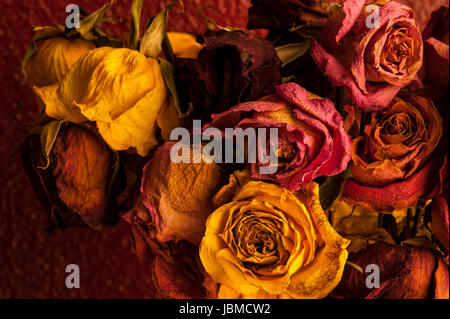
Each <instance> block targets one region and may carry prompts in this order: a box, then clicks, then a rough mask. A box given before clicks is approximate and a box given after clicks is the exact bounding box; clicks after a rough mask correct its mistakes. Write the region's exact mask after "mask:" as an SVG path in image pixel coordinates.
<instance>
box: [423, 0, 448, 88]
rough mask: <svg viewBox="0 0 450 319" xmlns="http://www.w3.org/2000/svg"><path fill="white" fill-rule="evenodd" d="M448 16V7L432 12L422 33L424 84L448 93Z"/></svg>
mask: <svg viewBox="0 0 450 319" xmlns="http://www.w3.org/2000/svg"><path fill="white" fill-rule="evenodd" d="M448 24H449V14H448V7H441V8H440V9H439V10H437V11H435V12H433V14H432V15H431V19H430V21H429V22H428V25H427V26H426V28H425V30H424V31H423V40H424V43H425V79H424V83H426V84H428V85H430V86H432V87H435V88H438V89H440V90H441V91H448V83H449V71H448V69H449V46H448V44H449V43H448V34H449V25H448Z"/></svg>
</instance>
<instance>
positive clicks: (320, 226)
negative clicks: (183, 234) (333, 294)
mask: <svg viewBox="0 0 450 319" xmlns="http://www.w3.org/2000/svg"><path fill="white" fill-rule="evenodd" d="M233 179H234V180H233ZM233 183H234V186H233V185H231V187H230V185H228V186H226V187H225V188H224V189H225V191H222V192H219V193H218V194H219V195H218V196H219V197H220V199H219V202H221V201H223V199H224V198H226V197H227V196H226V194H224V193H226V192H227V191H230V190H232V191H233V192H234V196H233V197H232V199H231V200H230V201H229V202H228V203H226V204H223V205H222V206H220V207H219V208H217V209H216V210H215V211H214V212H213V213H212V214H211V215H210V216H209V218H208V220H207V223H206V231H205V236H204V237H203V239H202V242H201V244H200V259H201V261H202V264H203V266H204V267H205V270H206V271H207V272H208V273H209V274H210V275H211V277H212V278H213V279H214V280H215V281H216V282H218V283H219V284H221V288H220V290H219V295H218V297H219V298H304V299H315V298H323V297H325V296H326V295H327V294H328V293H329V292H330V291H331V290H332V289H333V288H334V287H336V285H337V284H338V283H339V281H340V279H341V276H342V272H343V270H344V265H345V262H346V259H347V251H346V249H345V248H346V247H347V245H348V244H349V241H348V240H346V239H344V238H342V237H341V236H339V234H338V233H336V232H335V231H334V229H333V228H332V227H331V225H330V223H329V222H328V219H327V217H326V215H325V213H324V212H323V210H322V208H321V206H320V202H319V196H318V192H319V188H318V185H317V184H316V183H313V182H311V183H309V184H307V185H306V186H305V188H303V189H301V190H300V191H298V192H296V193H295V194H294V193H292V192H290V191H288V190H286V189H283V188H281V187H279V186H277V185H275V184H270V183H265V182H260V181H250V182H247V183H245V184H244V185H243V186H241V187H239V189H237V190H236V187H235V185H237V184H238V183H236V179H235V178H234V177H233V176H232V177H231V178H230V184H233ZM216 199H217V198H216Z"/></svg>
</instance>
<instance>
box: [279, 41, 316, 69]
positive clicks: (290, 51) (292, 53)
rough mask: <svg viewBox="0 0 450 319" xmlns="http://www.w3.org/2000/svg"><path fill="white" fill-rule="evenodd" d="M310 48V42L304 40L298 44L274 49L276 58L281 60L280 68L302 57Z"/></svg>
mask: <svg viewBox="0 0 450 319" xmlns="http://www.w3.org/2000/svg"><path fill="white" fill-rule="evenodd" d="M310 46H311V40H309V39H308V40H306V41H303V42H299V43H289V44H286V45H282V46H279V47H276V48H275V51H277V55H278V58H279V59H280V60H281V62H282V64H281V67H284V66H285V65H287V64H289V63H291V62H293V61H295V60H297V59H298V58H300V57H301V56H303V55H304V54H305V53H306V52H307V51H308V50H309V47H310Z"/></svg>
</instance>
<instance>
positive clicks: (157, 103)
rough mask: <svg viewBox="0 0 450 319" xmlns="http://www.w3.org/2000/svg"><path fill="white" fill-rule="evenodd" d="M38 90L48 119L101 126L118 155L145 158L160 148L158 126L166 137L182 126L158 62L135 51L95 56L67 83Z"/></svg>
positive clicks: (75, 68) (102, 50) (101, 51)
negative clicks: (130, 153)
mask: <svg viewBox="0 0 450 319" xmlns="http://www.w3.org/2000/svg"><path fill="white" fill-rule="evenodd" d="M34 90H35V92H36V93H37V95H38V96H39V97H40V98H41V99H42V101H43V102H44V104H45V112H46V113H47V115H49V116H50V117H53V118H56V119H64V120H69V121H71V122H74V123H82V122H85V121H92V122H96V124H97V128H98V131H99V133H100V135H101V136H102V137H103V139H104V140H105V142H106V143H108V145H109V146H110V147H111V148H112V149H114V150H118V151H120V150H126V149H129V148H134V149H136V151H137V153H138V154H139V155H141V156H145V155H147V154H148V151H149V150H150V149H152V148H153V147H155V146H156V145H157V139H156V136H155V134H156V132H157V130H158V124H159V125H160V126H159V127H160V129H161V131H162V132H161V133H162V135H163V136H165V137H167V136H168V133H167V132H170V130H171V129H172V128H174V127H176V126H178V125H179V119H178V116H177V115H176V111H175V110H174V105H173V103H171V99H170V98H169V97H168V90H167V89H166V85H165V83H164V79H163V76H162V74H161V69H160V66H159V64H158V61H157V60H155V59H152V58H147V57H145V56H144V55H143V54H141V53H139V52H138V51H134V50H130V49H124V48H121V49H115V48H110V47H102V48H98V49H95V50H92V51H90V52H88V53H87V54H85V55H84V56H82V57H81V58H80V59H79V60H78V61H77V62H76V63H75V64H74V66H73V67H72V69H71V70H70V71H69V72H68V73H67V74H66V76H65V77H64V78H63V80H62V81H60V82H59V83H56V84H54V85H51V86H47V87H42V88H37V87H34ZM172 108H173V110H172ZM161 116H162V117H168V118H164V119H162V118H161Z"/></svg>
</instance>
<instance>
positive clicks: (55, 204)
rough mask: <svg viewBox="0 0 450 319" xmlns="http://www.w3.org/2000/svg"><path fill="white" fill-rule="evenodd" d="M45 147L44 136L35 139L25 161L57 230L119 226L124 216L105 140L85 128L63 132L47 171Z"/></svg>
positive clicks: (26, 146) (26, 147) (29, 144)
mask: <svg viewBox="0 0 450 319" xmlns="http://www.w3.org/2000/svg"><path fill="white" fill-rule="evenodd" d="M40 144H41V143H40V141H39V135H31V136H29V137H28V138H27V139H26V141H25V143H24V146H23V148H22V161H23V164H24V168H25V171H26V172H27V174H28V176H29V178H30V181H31V185H32V187H33V189H34V191H35V193H36V195H37V197H38V199H39V200H40V202H41V203H42V205H43V206H44V208H45V209H46V211H47V212H48V214H49V219H50V222H51V228H52V226H56V227H60V228H66V227H75V226H84V227H86V226H87V225H88V226H90V227H92V228H95V229H101V228H102V227H103V226H104V225H109V224H112V223H114V222H115V221H116V219H117V218H118V216H117V212H116V211H115V210H114V209H113V207H114V205H115V203H114V196H113V194H110V189H109V185H110V183H111V178H112V175H113V164H114V163H113V154H112V152H111V151H110V149H109V148H108V147H107V146H106V145H105V144H104V143H103V142H102V141H101V139H99V138H98V137H97V135H96V134H94V133H92V132H91V131H89V130H88V129H85V128H82V127H79V126H75V125H70V126H68V127H62V128H61V130H60V132H59V134H58V135H57V137H56V139H55V142H54V145H53V147H52V149H51V152H50V154H49V167H48V168H46V169H44V168H43V167H44V165H45V164H43V163H44V162H43V155H42V148H41V145H40ZM111 190H112V189H111ZM110 195H111V196H110Z"/></svg>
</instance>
